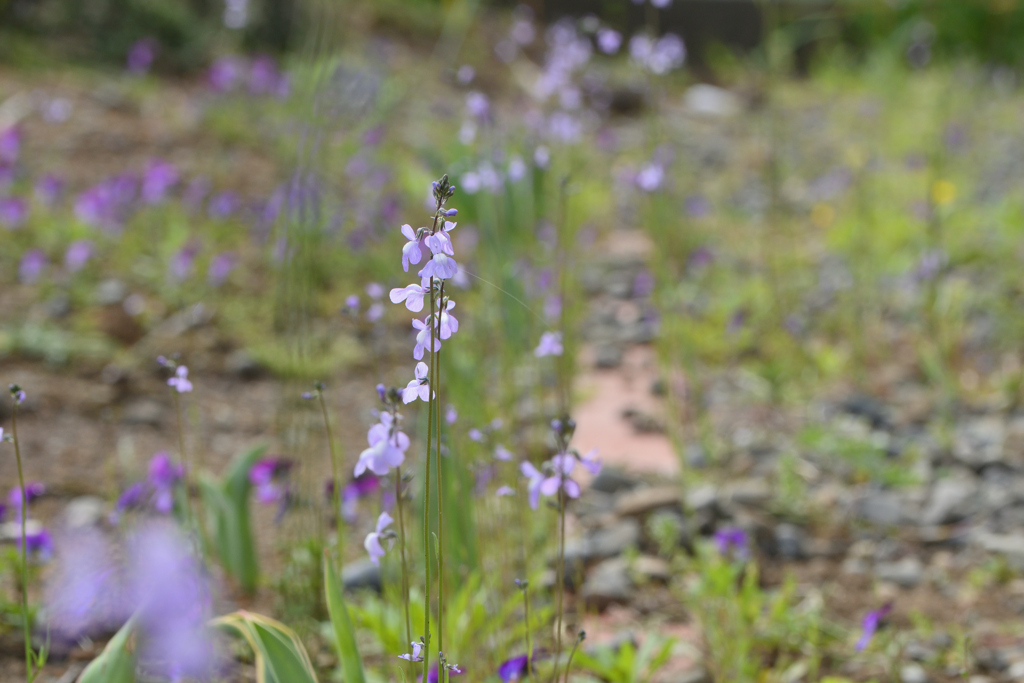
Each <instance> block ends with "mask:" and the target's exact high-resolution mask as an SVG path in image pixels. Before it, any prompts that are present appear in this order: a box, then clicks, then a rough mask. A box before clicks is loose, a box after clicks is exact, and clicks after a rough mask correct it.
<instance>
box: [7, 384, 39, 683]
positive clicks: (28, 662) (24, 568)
mask: <svg viewBox="0 0 1024 683" xmlns="http://www.w3.org/2000/svg"><path fill="white" fill-rule="evenodd" d="M11 439H12V440H13V441H14V458H15V459H16V460H17V461H18V488H19V489H21V567H20V571H21V620H22V625H23V627H24V632H25V680H27V681H31V680H32V679H33V678H35V677H34V676H33V675H32V628H31V625H30V624H29V618H28V532H27V529H26V525H27V523H28V495H27V493H26V491H25V474H24V472H23V470H22V468H21V447H20V446H19V445H18V402H17V401H15V402H14V411H13V412H12V414H11Z"/></svg>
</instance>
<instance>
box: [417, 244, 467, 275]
mask: <svg viewBox="0 0 1024 683" xmlns="http://www.w3.org/2000/svg"><path fill="white" fill-rule="evenodd" d="M435 243H437V241H435ZM431 251H433V252H434V257H433V258H432V259H430V260H429V261H427V265H426V266H424V267H423V270H421V271H420V272H419V276H420V278H422V279H424V280H426V279H428V278H432V277H434V278H440V279H442V280H449V279H451V278H453V277H455V273H457V272H458V271H459V264H458V263H456V262H455V259H453V258H452V257H451V256H449V255H448V254H446V253H444V251H441V250H440V249H439V250H437V251H434V247H433V246H431Z"/></svg>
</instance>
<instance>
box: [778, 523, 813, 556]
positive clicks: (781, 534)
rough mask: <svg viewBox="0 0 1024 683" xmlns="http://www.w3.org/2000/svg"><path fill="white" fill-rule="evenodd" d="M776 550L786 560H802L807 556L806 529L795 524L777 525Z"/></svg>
mask: <svg viewBox="0 0 1024 683" xmlns="http://www.w3.org/2000/svg"><path fill="white" fill-rule="evenodd" d="M775 550H776V552H777V553H778V554H779V557H781V558H782V559H784V560H801V559H803V558H805V557H806V556H807V551H806V550H805V548H804V530H803V529H801V528H800V527H798V526H797V525H795V524H789V523H782V524H779V525H778V526H776V527H775Z"/></svg>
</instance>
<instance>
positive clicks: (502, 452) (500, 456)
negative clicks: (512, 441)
mask: <svg viewBox="0 0 1024 683" xmlns="http://www.w3.org/2000/svg"><path fill="white" fill-rule="evenodd" d="M513 457H514V456H513V455H512V451H510V450H509V449H507V448H505V447H504V446H502V445H501V444H500V443H499V444H498V445H497V446H495V447H494V459H495V460H501V461H502V462H509V461H510V460H512V459H513Z"/></svg>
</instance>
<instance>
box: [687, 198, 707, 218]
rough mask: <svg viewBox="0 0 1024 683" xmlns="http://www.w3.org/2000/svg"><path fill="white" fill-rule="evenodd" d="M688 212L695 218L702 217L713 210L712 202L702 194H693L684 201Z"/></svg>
mask: <svg viewBox="0 0 1024 683" xmlns="http://www.w3.org/2000/svg"><path fill="white" fill-rule="evenodd" d="M684 206H685V208H686V213H687V214H689V215H690V216H692V217H693V218H701V217H703V216H706V215H708V214H709V213H710V212H711V202H709V201H708V199H707V197H705V196H704V195H702V194H691V195H690V196H689V197H687V198H686V201H685V203H684Z"/></svg>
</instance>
